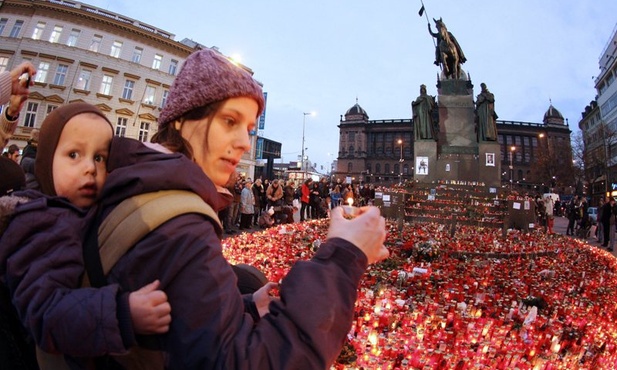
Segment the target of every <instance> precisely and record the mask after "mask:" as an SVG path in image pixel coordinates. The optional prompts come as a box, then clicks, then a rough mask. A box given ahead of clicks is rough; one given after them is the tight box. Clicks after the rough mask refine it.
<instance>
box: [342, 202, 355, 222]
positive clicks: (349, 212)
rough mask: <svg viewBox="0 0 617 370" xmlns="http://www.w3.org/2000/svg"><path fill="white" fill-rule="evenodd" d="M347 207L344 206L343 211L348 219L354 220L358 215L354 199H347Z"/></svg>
mask: <svg viewBox="0 0 617 370" xmlns="http://www.w3.org/2000/svg"><path fill="white" fill-rule="evenodd" d="M347 204H348V205H346V206H343V211H344V212H345V217H346V218H354V217H355V216H356V215H357V214H358V208H357V207H353V198H348V199H347Z"/></svg>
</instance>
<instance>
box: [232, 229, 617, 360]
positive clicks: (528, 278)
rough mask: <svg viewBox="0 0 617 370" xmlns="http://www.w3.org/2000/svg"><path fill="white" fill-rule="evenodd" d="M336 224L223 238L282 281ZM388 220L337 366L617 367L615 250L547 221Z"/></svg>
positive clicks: (241, 257) (240, 257) (242, 257)
mask: <svg viewBox="0 0 617 370" xmlns="http://www.w3.org/2000/svg"><path fill="white" fill-rule="evenodd" d="M327 226H328V220H316V221H308V222H304V223H296V224H287V225H282V226H279V227H274V228H270V229H267V230H264V231H262V232H256V233H252V234H241V235H239V236H236V237H233V238H228V239H225V240H224V241H223V247H224V253H225V256H226V257H227V258H228V259H229V261H230V262H232V263H248V264H252V265H254V266H256V267H258V268H260V269H261V270H262V271H264V272H265V274H266V275H267V276H268V278H269V279H270V280H273V281H278V280H280V279H281V277H283V276H284V275H285V274H286V273H287V272H288V271H289V269H290V267H291V266H292V265H293V263H294V262H295V261H297V260H302V259H308V258H310V257H311V256H312V255H313V253H314V251H315V250H316V248H318V247H319V244H320V243H319V242H322V241H324V240H325V237H326V234H327ZM388 228H389V232H388V238H387V240H386V246H387V247H388V248H389V250H390V252H391V257H390V258H389V259H387V260H385V261H383V262H381V263H378V264H375V265H372V266H370V267H369V269H368V271H367V273H366V275H365V276H364V278H363V280H362V282H361V286H360V288H359V290H358V299H357V302H356V308H355V313H354V320H353V324H352V327H351V328H350V331H349V335H348V341H347V343H346V344H345V347H344V349H343V351H342V353H341V356H340V357H339V360H338V361H337V362H336V363H335V364H334V365H333V369H360V368H364V369H424V370H428V369H457V370H463V369H520V370H524V369H529V370H532V369H533V370H536V369H537V370H540V369H543V370H556V369H615V368H617V260H616V259H615V258H614V257H613V256H612V255H610V254H609V253H608V252H606V251H603V250H601V249H598V248H596V247H594V246H591V245H589V244H586V243H584V242H582V241H580V240H577V239H573V238H566V237H564V236H561V235H546V234H542V233H540V232H531V233H523V232H520V231H513V230H510V231H509V232H508V233H506V234H505V236H504V235H502V231H501V230H499V229H494V228H488V227H486V228H478V227H471V226H458V227H457V228H456V229H455V230H452V229H451V228H450V227H449V226H444V225H442V224H439V223H437V222H434V223H430V222H429V223H417V224H405V226H404V228H403V230H402V231H400V230H399V229H398V228H397V225H396V224H390V223H389V224H388ZM316 241H318V242H317V243H316ZM533 307H536V308H535V309H534V308H533Z"/></svg>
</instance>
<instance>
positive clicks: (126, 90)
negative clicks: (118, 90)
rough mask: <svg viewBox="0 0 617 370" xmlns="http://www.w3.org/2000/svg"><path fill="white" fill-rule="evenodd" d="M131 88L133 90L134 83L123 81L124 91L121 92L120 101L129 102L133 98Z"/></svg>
mask: <svg viewBox="0 0 617 370" xmlns="http://www.w3.org/2000/svg"><path fill="white" fill-rule="evenodd" d="M133 88H135V81H131V80H126V81H124V89H123V90H122V99H126V100H131V97H133Z"/></svg>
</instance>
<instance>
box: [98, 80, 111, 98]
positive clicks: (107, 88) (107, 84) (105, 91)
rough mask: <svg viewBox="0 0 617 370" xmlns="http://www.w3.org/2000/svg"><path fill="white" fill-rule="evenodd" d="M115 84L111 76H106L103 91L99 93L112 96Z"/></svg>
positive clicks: (102, 86) (102, 83) (102, 84)
mask: <svg viewBox="0 0 617 370" xmlns="http://www.w3.org/2000/svg"><path fill="white" fill-rule="evenodd" d="M113 82H114V78H113V77H111V76H110V75H104V76H103V81H101V89H100V90H99V93H101V94H105V95H111V85H112V84H113Z"/></svg>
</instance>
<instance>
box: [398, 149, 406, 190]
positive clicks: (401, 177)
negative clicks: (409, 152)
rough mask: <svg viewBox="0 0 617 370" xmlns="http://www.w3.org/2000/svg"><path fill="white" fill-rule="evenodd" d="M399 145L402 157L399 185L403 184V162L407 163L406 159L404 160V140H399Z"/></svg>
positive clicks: (400, 159)
mask: <svg viewBox="0 0 617 370" xmlns="http://www.w3.org/2000/svg"><path fill="white" fill-rule="evenodd" d="M398 145H400V146H401V157H400V158H399V160H398V161H399V163H400V164H399V171H398V182H399V184H402V183H403V162H405V159H403V140H401V139H398Z"/></svg>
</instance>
